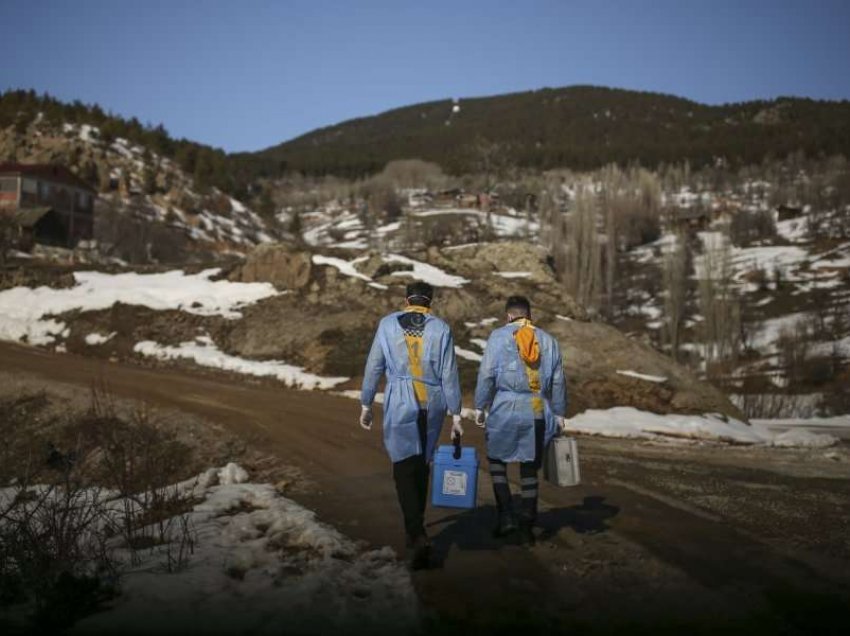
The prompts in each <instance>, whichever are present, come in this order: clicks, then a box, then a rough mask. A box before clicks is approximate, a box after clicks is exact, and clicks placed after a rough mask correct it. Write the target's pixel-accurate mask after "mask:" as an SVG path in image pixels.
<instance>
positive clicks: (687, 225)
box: [673, 207, 712, 230]
mask: <svg viewBox="0 0 850 636" xmlns="http://www.w3.org/2000/svg"><path fill="white" fill-rule="evenodd" d="M711 217H712V215H711V212H710V211H709V210H707V209H706V208H703V207H693V208H677V209H675V210H674V213H673V222H674V223H675V224H676V226H677V227H678V228H679V229H680V230H705V229H707V228H708V226H709V225H710V224H711Z"/></svg>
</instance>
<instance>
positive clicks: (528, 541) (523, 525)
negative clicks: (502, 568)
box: [518, 519, 537, 547]
mask: <svg viewBox="0 0 850 636" xmlns="http://www.w3.org/2000/svg"><path fill="white" fill-rule="evenodd" d="M518 535H519V542H520V544H521V545H527V546H529V547H531V546H533V545H534V544H535V543H537V538H536V537H535V536H534V522H533V521H532V520H531V519H520V520H519V532H518Z"/></svg>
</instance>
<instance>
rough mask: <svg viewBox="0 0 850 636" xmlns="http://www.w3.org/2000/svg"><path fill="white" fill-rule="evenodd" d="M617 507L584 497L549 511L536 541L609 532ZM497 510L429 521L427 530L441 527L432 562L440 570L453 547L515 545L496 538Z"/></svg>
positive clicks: (516, 505) (433, 540) (435, 538)
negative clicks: (569, 532)
mask: <svg viewBox="0 0 850 636" xmlns="http://www.w3.org/2000/svg"><path fill="white" fill-rule="evenodd" d="M519 506H520V501H519V497H515V502H514V509H515V510H519ZM619 512H620V508H619V507H617V506H612V505H610V504H606V503H605V497H600V496H589V497H585V498H584V500H583V501H582V503H581V504H578V505H575V506H569V507H567V508H552V509H549V510H545V511H543V512H541V513H540V514H539V515H538V517H537V526H538V528H540V533H539V535H538V539H539V540H541V541H545V540H548V539H551V538H553V537H555V536H557V534H558V532H559V531H560V530H561V529H562V528H572V529H573V530H574V531H575V532H577V533H578V534H598V533H601V532H606V531H607V530H608V529H609V525H608V520H609V519H611V518H612V517H614V516H616V515H617V514H618V513H619ZM496 517H497V513H496V507H495V506H494V505H492V504H488V505H484V506H479V507H477V508H475V509H473V510H463V511H460V512H458V513H456V514H453V515H449V516H446V517H442V518H441V519H439V520H436V521H432V522H430V523H428V524H426V525H427V527H428V528H435V527H440V530H439V532H437V533H436V534H434V535H432V537H431V546H432V547H431V563H432V567H434V568H441V567H443V564H444V563H445V560H446V558H447V556H448V554H449V551H450V550H451V548H452V547H453V546H455V547H457V549H459V550H500V549H501V548H503V547H505V546H510V545H516V541H515V540H512V539H511V538H496V537H494V536H493V528H494V527H495V525H496Z"/></svg>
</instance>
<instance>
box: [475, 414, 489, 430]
mask: <svg viewBox="0 0 850 636" xmlns="http://www.w3.org/2000/svg"><path fill="white" fill-rule="evenodd" d="M486 420H487V416H486V415H485V414H484V411H482V410H481V409H475V425H476V426H478V427H479V428H484V422H485V421H486Z"/></svg>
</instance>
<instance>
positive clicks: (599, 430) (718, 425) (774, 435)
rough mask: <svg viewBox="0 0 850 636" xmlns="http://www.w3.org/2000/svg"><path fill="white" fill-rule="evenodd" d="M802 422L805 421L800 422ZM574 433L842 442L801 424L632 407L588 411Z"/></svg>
mask: <svg viewBox="0 0 850 636" xmlns="http://www.w3.org/2000/svg"><path fill="white" fill-rule="evenodd" d="M797 421H798V422H801V421H802V420H797ZM567 426H568V428H569V429H570V430H572V431H575V432H577V433H584V434H587V435H602V436H604V437H625V438H637V439H664V438H679V439H684V440H691V441H712V442H725V443H730V444H747V445H749V444H757V445H764V446H784V447H789V446H799V447H815V448H819V447H826V446H832V445H834V444H836V443H837V442H838V439H837V438H836V437H835V436H833V435H829V434H819V433H813V432H811V431H808V430H805V429H804V428H802V426H801V425H800V424H797V425H795V426H793V427H785V428H784V429H783V430H782V431H779V432H776V431H774V430H772V428H771V426H770V421H769V420H768V421H759V422H754V423H753V424H752V426H748V425H747V424H744V423H743V422H740V421H738V420H735V419H732V418H727V417H723V416H719V415H713V414H706V415H678V414H670V415H658V414H655V413H648V412H646V411H640V410H638V409H635V408H632V407H625V406H621V407H615V408H612V409H604V410H603V409H588V410H587V411H585V412H583V413H579V414H578V415H576V416H575V417H572V418H570V419H568V420H567Z"/></svg>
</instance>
